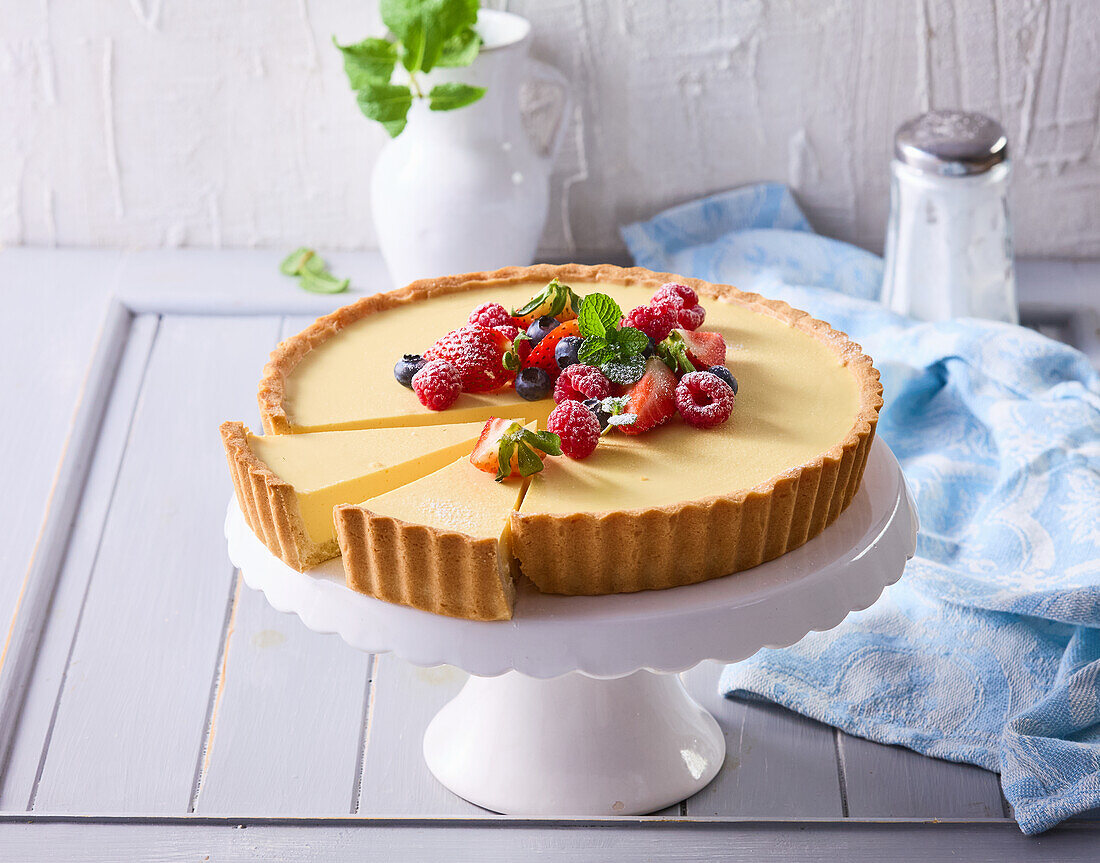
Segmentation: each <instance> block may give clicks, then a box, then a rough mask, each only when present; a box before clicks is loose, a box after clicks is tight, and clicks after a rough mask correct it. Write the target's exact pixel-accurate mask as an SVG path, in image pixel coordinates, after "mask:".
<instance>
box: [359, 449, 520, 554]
mask: <svg viewBox="0 0 1100 863" xmlns="http://www.w3.org/2000/svg"><path fill="white" fill-rule="evenodd" d="M525 486H526V482H525V481H524V480H521V479H519V478H516V479H509V480H505V481H504V482H496V481H495V480H494V479H493V474H490V473H486V472H485V471H482V470H479V469H478V468H476V467H474V466H473V465H472V464H471V463H470V459H469V458H460V459H458V460H457V461H455V462H453V463H452V464H449V465H447V466H446V467H444V468H442V469H440V470H437V471H436V472H435V473H431V474H428V475H427V476H425V477H421V478H420V479H418V480H416V481H415V482H411V483H409V484H408V485H404V486H402V487H401V488H397V489H394V490H393V491H389V492H387V493H385V494H383V495H380V496H378V497H375V498H371V499H370V500H367V501H365V502H363V503H361V504H360V506H362V507H363V508H364V509H366V510H369V511H370V512H372V513H374V514H375V515H381V516H388V517H390V518H396V519H400V520H401V521H406V522H411V523H413V524H421V525H425V526H426V527H433V528H436V529H437V530H443V531H453V532H455V533H462V534H465V535H466V536H470V537H473V538H474V539H498V538H502V537H505V536H506V531H507V526H508V516H509V515H510V514H511V512H512V510H514V509H516V508H517V507H518V506H519V502H520V500H521V499H522V497H523V490H524V487H525Z"/></svg>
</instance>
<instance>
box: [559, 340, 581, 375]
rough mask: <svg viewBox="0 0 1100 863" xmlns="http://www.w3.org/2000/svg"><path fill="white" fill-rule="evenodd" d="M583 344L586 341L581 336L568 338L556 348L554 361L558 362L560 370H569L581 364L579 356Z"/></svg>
mask: <svg viewBox="0 0 1100 863" xmlns="http://www.w3.org/2000/svg"><path fill="white" fill-rule="evenodd" d="M582 344H584V339H582V338H581V337H580V336H566V337H565V338H563V339H562V340H561V341H560V342H558V344H557V346H556V347H555V348H554V359H555V360H557V362H558V368H559V369H567V368H569V367H570V366H572V365H576V364H577V363H578V362H580V360H579V359H578V357H577V354H578V353H580V349H581V345H582Z"/></svg>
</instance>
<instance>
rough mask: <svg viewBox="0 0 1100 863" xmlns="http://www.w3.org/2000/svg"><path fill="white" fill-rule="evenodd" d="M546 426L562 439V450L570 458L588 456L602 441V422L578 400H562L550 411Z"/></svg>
mask: <svg viewBox="0 0 1100 863" xmlns="http://www.w3.org/2000/svg"><path fill="white" fill-rule="evenodd" d="M546 428H547V429H548V430H549V431H552V432H553V433H554V434H556V435H557V436H558V437H559V438H560V439H561V451H562V452H563V453H565V454H566V455H567V456H569V457H570V458H575V459H582V458H588V457H589V456H590V455H592V453H593V452H595V451H596V444H598V443H599V442H600V422H599V420H597V419H596V415H595V414H594V413H592V411H590V410H589V409H588V408H586V407H585V406H584V405H583V404H581V403H580V402H577V401H568V402H562V403H561V404H560V405H558V406H557V407H556V408H554V409H553V410H552V411H551V412H550V418H549V419H548V420H547V421H546Z"/></svg>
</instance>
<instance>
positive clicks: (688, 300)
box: [650, 282, 699, 309]
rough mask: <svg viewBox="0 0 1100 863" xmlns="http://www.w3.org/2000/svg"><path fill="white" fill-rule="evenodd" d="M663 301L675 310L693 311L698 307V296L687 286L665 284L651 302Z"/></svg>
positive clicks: (671, 283) (673, 283) (672, 283)
mask: <svg viewBox="0 0 1100 863" xmlns="http://www.w3.org/2000/svg"><path fill="white" fill-rule="evenodd" d="M657 300H665V301H667V302H669V303H671V304H672V305H673V306H674V307H676V308H677V309H693V308H695V307H696V306H697V305H699V295H698V294H697V293H695V291H693V290H692V289H691V288H689V287H688V286H687V285H678V284H676V283H675V282H665V284H663V285H661V287H659V288H658V289H657V293H655V294H654V295H653V300H651V301H650V302H655V301H657Z"/></svg>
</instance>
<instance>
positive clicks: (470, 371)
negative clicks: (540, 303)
mask: <svg viewBox="0 0 1100 863" xmlns="http://www.w3.org/2000/svg"><path fill="white" fill-rule="evenodd" d="M511 350H512V343H511V342H510V341H509V340H508V337H507V336H506V335H505V334H504V333H502V332H500V330H492V329H489V328H488V327H483V326H481V325H479V324H467V325H466V326H464V327H461V328H460V329H457V330H452V331H451V332H449V333H447V335H445V336H443V337H442V338H441V339H439V341H437V342H436V343H435V344H434V345H432V346H431V347H430V348H428V350H426V351H425V352H424V356H425V357H426V358H427V359H430V360H437V359H438V360H447V362H449V363H450V364H451V365H453V366H454V367H455V368H456V369H457V370H458V374H459V376H460V377H461V378H462V389H463V390H465V391H466V392H468V393H487V392H491V391H493V390H497V389H500V388H501V387H503V386H507V385H508V384H510V383H511V382H512V378H513V377H515V372H514V371H509V370H508V369H506V368H505V367H504V357H505V354H507V353H508V352H509V351H511Z"/></svg>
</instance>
